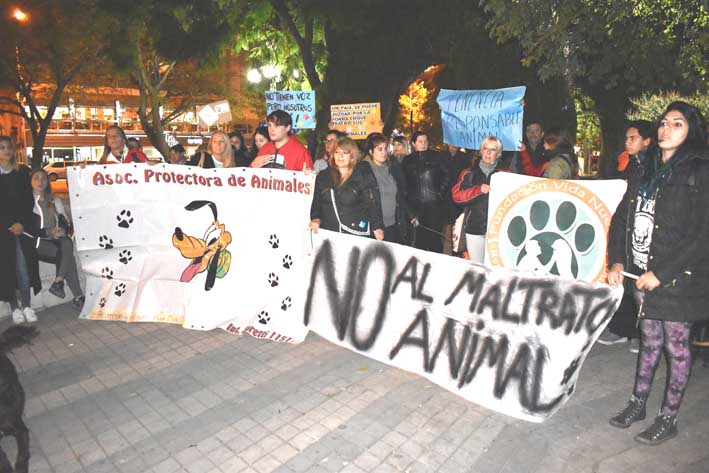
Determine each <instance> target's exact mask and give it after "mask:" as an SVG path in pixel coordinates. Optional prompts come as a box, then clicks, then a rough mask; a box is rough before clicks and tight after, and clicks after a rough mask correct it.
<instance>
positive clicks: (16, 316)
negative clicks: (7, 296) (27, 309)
mask: <svg viewBox="0 0 709 473" xmlns="http://www.w3.org/2000/svg"><path fill="white" fill-rule="evenodd" d="M12 323H13V324H24V323H25V314H24V313H23V312H22V311H21V310H20V309H15V310H13V311H12Z"/></svg>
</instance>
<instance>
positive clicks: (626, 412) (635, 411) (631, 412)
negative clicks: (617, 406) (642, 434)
mask: <svg viewBox="0 0 709 473" xmlns="http://www.w3.org/2000/svg"><path fill="white" fill-rule="evenodd" d="M645 401H646V400H645V399H640V398H638V397H635V395H632V396H630V400H629V401H628V403H627V404H626V405H625V409H623V410H622V411H620V412H619V413H618V414H617V415H616V416H614V417H612V418H611V420H610V424H611V425H612V426H613V427H618V428H619V429H627V428H628V427H630V425H631V424H632V423H633V422H635V421H637V420H643V419H644V418H645Z"/></svg>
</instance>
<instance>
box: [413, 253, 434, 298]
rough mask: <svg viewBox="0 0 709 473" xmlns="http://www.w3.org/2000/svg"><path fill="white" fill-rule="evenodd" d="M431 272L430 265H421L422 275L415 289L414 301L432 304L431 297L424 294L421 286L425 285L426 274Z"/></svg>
mask: <svg viewBox="0 0 709 473" xmlns="http://www.w3.org/2000/svg"><path fill="white" fill-rule="evenodd" d="M430 271H431V263H426V264H424V265H423V274H422V275H421V282H419V285H418V287H417V288H416V299H418V300H420V301H424V302H428V303H431V302H433V297H431V296H429V295H428V294H425V293H424V292H423V286H424V285H425V284H426V278H428V273H429V272H430Z"/></svg>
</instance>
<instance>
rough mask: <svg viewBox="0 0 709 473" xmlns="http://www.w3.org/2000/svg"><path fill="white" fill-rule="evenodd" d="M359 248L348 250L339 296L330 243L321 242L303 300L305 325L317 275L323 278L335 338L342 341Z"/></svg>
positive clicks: (349, 307)
mask: <svg viewBox="0 0 709 473" xmlns="http://www.w3.org/2000/svg"><path fill="white" fill-rule="evenodd" d="M359 253H360V251H359V248H357V247H354V248H352V251H351V252H350V257H349V263H348V271H347V283H346V285H345V290H344V293H343V294H342V297H340V293H339V291H338V290H337V279H336V277H335V260H334V255H333V252H332V244H331V243H330V242H329V241H325V242H323V244H322V246H321V247H320V251H318V254H317V255H316V256H315V261H314V262H313V270H312V273H311V274H310V286H308V297H307V299H306V300H305V310H304V313H303V323H304V324H305V325H306V326H307V325H308V324H309V323H310V313H311V312H312V309H313V293H314V292H315V283H316V281H317V278H318V276H321V277H322V278H323V279H324V280H325V288H326V290H327V299H328V302H329V303H330V314H331V315H332V322H333V324H334V325H335V327H336V328H337V338H338V339H339V340H340V341H342V340H344V338H345V333H346V331H347V326H348V325H349V322H350V311H351V308H352V297H353V296H354V288H353V285H354V280H355V278H356V277H357V266H358V263H359Z"/></svg>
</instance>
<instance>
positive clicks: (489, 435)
mask: <svg viewBox="0 0 709 473" xmlns="http://www.w3.org/2000/svg"><path fill="white" fill-rule="evenodd" d="M39 317H40V322H39V324H38V325H39V328H40V330H41V335H40V336H39V337H38V339H37V340H36V341H35V343H34V344H33V345H32V346H30V347H23V348H21V349H18V350H16V351H15V353H14V355H13V356H12V357H13V359H14V361H15V363H16V365H17V367H18V370H19V371H20V379H21V381H22V383H23V385H24V387H25V390H26V391H27V399H28V400H27V408H26V418H27V424H28V425H29V427H30V431H31V451H32V459H31V461H30V470H31V471H32V472H35V473H46V472H53V473H72V472H90V473H116V472H125V473H143V472H146V473H174V472H180V473H185V472H189V473H202V472H204V473H217V472H224V473H227V472H228V473H231V472H244V473H253V472H257V473H265V472H271V471H274V472H280V473H295V472H316V473H318V472H321V473H324V472H342V473H364V472H377V473H378V472H411V473H414V472H436V471H439V472H451V473H459V472H480V473H487V472H496V473H508V472H509V473H520V472H539V473H542V472H544V473H553V472H569V473H577V472H578V473H581V472H589V473H590V472H593V473H621V472H623V473H625V472H642V473H652V472H671V473H700V472H701V473H706V472H709V448H708V446H709V403H708V402H707V400H708V397H709V396H707V393H709V368H704V367H703V366H702V365H701V363H697V364H696V365H695V368H694V373H693V378H692V380H691V382H690V387H689V389H688V392H687V395H686V399H685V403H684V406H683V409H682V411H681V414H680V415H681V418H680V434H679V436H678V437H677V438H676V439H674V440H672V441H670V442H667V443H666V444H664V445H661V446H658V447H646V446H642V445H639V444H637V443H636V442H635V441H634V440H633V435H635V434H636V433H637V432H638V431H640V430H641V426H637V427H635V426H633V427H631V428H630V429H628V430H627V431H621V430H618V429H615V428H612V427H610V426H609V425H608V418H609V416H610V414H611V413H612V412H613V411H616V410H618V409H620V408H621V407H622V406H623V404H624V402H625V400H626V397H627V395H628V393H629V390H630V388H631V381H632V375H633V370H634V360H635V355H632V354H630V353H629V352H628V351H627V347H626V346H621V345H616V346H613V347H603V346H600V345H599V346H596V347H595V348H594V349H593V351H592V353H591V356H590V357H589V358H588V360H587V361H586V364H585V365H584V368H583V369H582V371H581V376H580V380H579V383H578V386H577V392H576V394H575V395H574V397H573V398H572V400H571V401H570V402H569V403H568V404H567V405H566V406H565V407H563V408H562V410H561V411H559V412H558V413H557V414H556V416H554V417H553V418H552V419H550V420H549V421H547V422H545V423H544V424H530V423H527V422H523V421H518V420H515V419H512V418H508V417H506V416H503V415H500V414H495V413H493V412H491V411H488V410H486V409H483V408H482V407H479V406H476V405H475V404H472V403H469V402H466V401H464V400H463V399H461V398H459V397H457V396H455V395H454V394H451V393H448V392H447V391H444V390H443V389H441V388H439V387H437V386H436V385H434V384H432V383H431V382H429V381H427V380H425V379H422V378H419V377H417V376H415V375H412V374H409V373H406V372H403V371H400V370H398V369H396V368H392V367H389V366H386V365H383V364H381V363H378V362H376V361H373V360H370V359H367V358H364V357H362V356H359V355H356V354H354V353H351V352H349V351H347V350H344V349H342V348H339V347H336V346H335V345H332V344H330V343H328V342H326V341H324V340H323V339H321V338H319V337H317V336H315V335H312V334H311V335H310V336H309V337H308V339H307V340H306V342H304V343H302V344H300V345H285V344H278V343H274V342H266V341H260V340H256V339H253V338H250V337H248V336H243V337H235V336H233V335H230V334H227V333H226V332H222V331H212V332H198V331H191V330H185V329H182V328H179V327H174V326H169V325H159V324H125V323H121V322H93V321H83V320H78V319H77V318H76V312H75V311H73V309H72V308H71V306H70V305H62V306H57V307H54V308H51V309H47V310H45V311H44V312H41V313H40V314H39ZM8 324H9V322H8V321H7V319H4V320H3V321H2V323H0V329H4V328H5V327H6V326H7V325H8ZM661 371H662V370H660V371H658V379H657V380H656V389H654V395H653V397H652V398H651V406H652V409H655V406H658V405H659V403H660V401H661V399H660V393H659V391H660V390H661V388H662V387H663V386H664V372H661ZM1 445H2V447H3V448H4V449H5V451H6V452H7V453H8V455H13V456H14V452H15V444H14V440H13V439H11V438H5V439H3V440H2V442H1ZM11 458H12V457H11Z"/></svg>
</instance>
